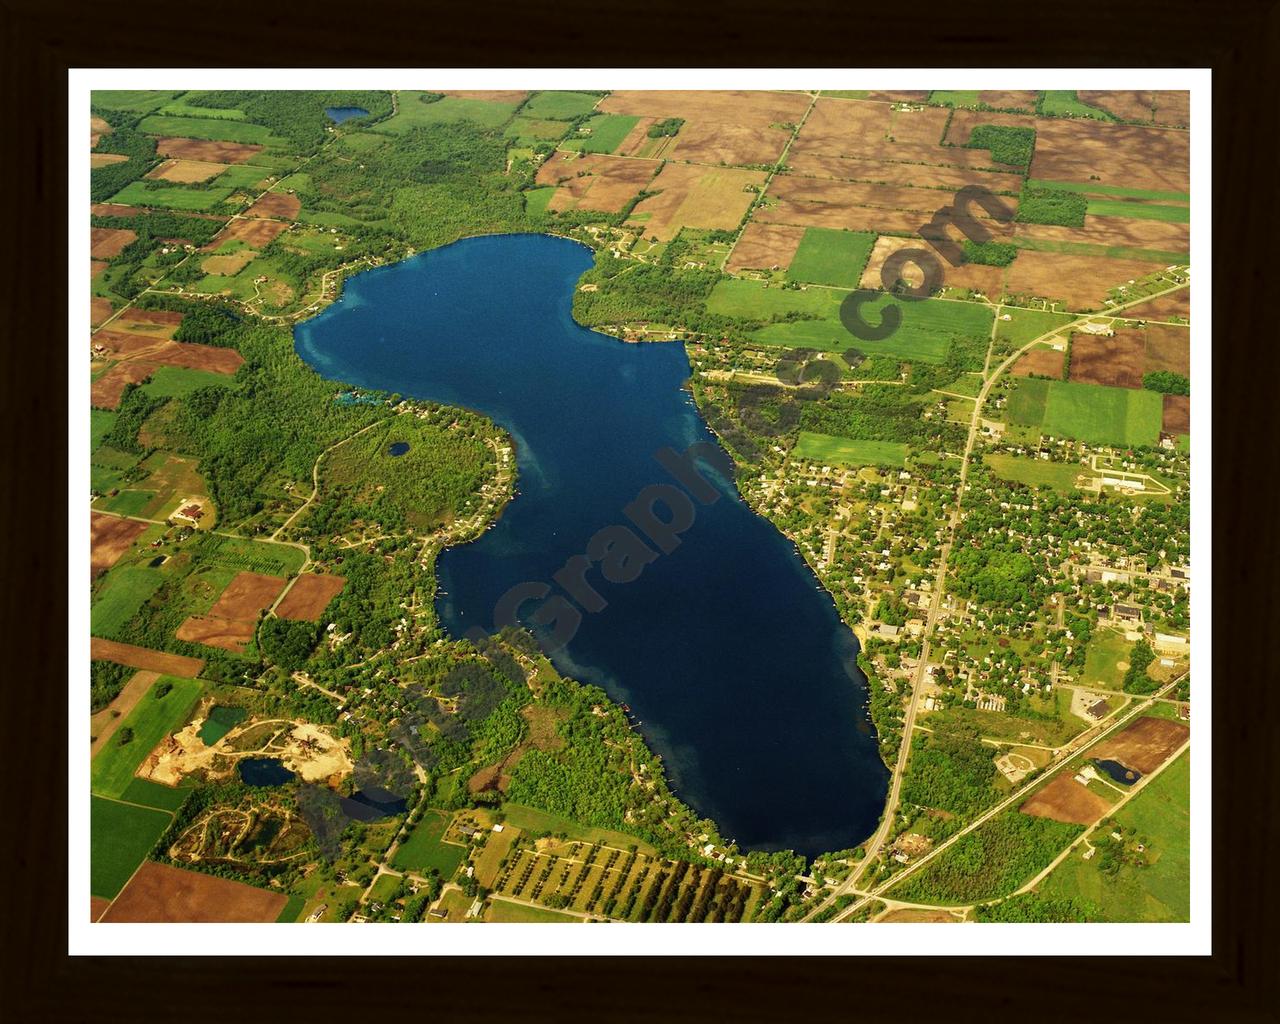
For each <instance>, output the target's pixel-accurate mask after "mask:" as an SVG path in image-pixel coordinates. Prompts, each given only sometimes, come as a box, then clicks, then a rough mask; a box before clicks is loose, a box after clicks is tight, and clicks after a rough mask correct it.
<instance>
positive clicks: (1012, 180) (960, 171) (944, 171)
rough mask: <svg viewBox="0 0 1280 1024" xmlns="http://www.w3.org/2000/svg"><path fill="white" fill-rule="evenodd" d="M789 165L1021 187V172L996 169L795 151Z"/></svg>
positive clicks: (847, 174) (886, 178)
mask: <svg viewBox="0 0 1280 1024" xmlns="http://www.w3.org/2000/svg"><path fill="white" fill-rule="evenodd" d="M787 165H788V167H789V168H790V173H791V174H793V175H798V176H801V177H813V178H836V179H843V180H845V181H866V182H876V183H879V184H883V185H914V186H916V187H917V188H937V187H942V188H952V189H961V188H964V187H965V186H967V185H981V186H982V187H984V188H989V189H991V191H993V192H1015V193H1016V192H1018V191H1020V190H1021V189H1022V176H1021V175H1018V174H1013V173H1008V174H1001V173H999V172H996V171H972V170H967V169H965V168H963V167H929V166H926V165H923V164H903V163H897V162H896V161H891V160H861V159H857V158H850V157H838V156H823V155H821V154H818V153H795V152H794V151H793V152H791V153H788V154H787ZM946 204H947V197H946V196H939V197H938V198H937V200H936V205H937V207H942V206H945V205H946Z"/></svg>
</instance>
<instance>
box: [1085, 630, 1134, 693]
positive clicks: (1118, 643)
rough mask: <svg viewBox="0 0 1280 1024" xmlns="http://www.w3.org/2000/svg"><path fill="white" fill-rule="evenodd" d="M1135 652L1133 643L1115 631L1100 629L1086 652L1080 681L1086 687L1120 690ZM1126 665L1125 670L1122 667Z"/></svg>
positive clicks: (1093, 636) (1092, 638)
mask: <svg viewBox="0 0 1280 1024" xmlns="http://www.w3.org/2000/svg"><path fill="white" fill-rule="evenodd" d="M1132 650H1133V641H1132V640H1126V639H1125V638H1124V637H1123V636H1122V635H1121V634H1120V633H1118V632H1117V631H1116V630H1114V629H1100V630H1098V631H1097V632H1095V633H1094V634H1093V635H1092V637H1091V638H1090V640H1089V646H1088V647H1087V648H1085V652H1084V674H1083V675H1082V676H1081V679H1080V681H1081V682H1082V683H1083V684H1084V685H1085V686H1100V687H1102V688H1104V689H1107V690H1119V689H1120V688H1121V687H1122V686H1123V685H1124V673H1125V670H1126V669H1127V668H1128V667H1129V663H1128V661H1127V660H1126V659H1127V658H1128V657H1129V653H1130V651H1132ZM1121 665H1124V668H1121V667H1120V666H1121Z"/></svg>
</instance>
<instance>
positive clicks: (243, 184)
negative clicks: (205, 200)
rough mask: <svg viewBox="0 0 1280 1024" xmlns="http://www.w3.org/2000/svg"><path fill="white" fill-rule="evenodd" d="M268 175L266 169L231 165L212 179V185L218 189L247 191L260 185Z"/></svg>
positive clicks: (245, 165)
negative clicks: (241, 189)
mask: <svg viewBox="0 0 1280 1024" xmlns="http://www.w3.org/2000/svg"><path fill="white" fill-rule="evenodd" d="M269 173H270V172H269V171H268V170H267V168H265V167H254V166H253V164H232V165H231V166H230V167H228V168H227V169H226V170H225V171H223V172H222V173H221V174H219V175H218V176H217V177H216V178H214V179H213V184H214V185H215V186H216V187H219V188H231V189H237V188H243V189H248V188H251V187H252V186H254V185H258V184H260V183H261V182H262V181H263V180H264V179H265V178H266V177H267V175H268V174H269Z"/></svg>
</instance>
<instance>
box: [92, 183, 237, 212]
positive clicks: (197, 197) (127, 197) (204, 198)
mask: <svg viewBox="0 0 1280 1024" xmlns="http://www.w3.org/2000/svg"><path fill="white" fill-rule="evenodd" d="M229 195H231V189H229V188H206V189H195V188H182V187H181V186H179V185H171V186H169V187H167V188H148V187H147V186H146V185H145V184H144V183H143V182H141V181H132V182H130V183H129V184H128V185H126V186H125V187H124V188H122V189H121V190H120V191H119V192H117V193H116V194H115V195H114V196H112V197H111V202H113V203H122V204H124V205H125V206H152V207H158V208H162V209H166V210H208V209H209V208H210V207H213V206H217V205H218V204H219V203H220V202H222V201H223V200H224V199H226V198H227V196H229Z"/></svg>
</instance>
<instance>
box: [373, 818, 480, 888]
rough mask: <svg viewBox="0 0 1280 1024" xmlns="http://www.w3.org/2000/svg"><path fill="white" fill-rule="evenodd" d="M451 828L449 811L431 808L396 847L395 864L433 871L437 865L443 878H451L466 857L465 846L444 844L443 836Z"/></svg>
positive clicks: (395, 865)
mask: <svg viewBox="0 0 1280 1024" xmlns="http://www.w3.org/2000/svg"><path fill="white" fill-rule="evenodd" d="M448 827H449V814H448V813H447V812H445V811H428V812H427V813H426V814H424V815H423V817H422V820H421V821H419V822H418V824H417V825H415V826H414V827H413V831H412V832H410V833H409V838H408V839H406V840H405V841H404V842H403V843H401V844H400V846H399V847H398V848H397V849H396V853H395V856H394V857H393V858H392V860H391V866H392V867H394V868H396V869H397V870H398V871H417V872H424V871H430V870H431V869H432V868H435V869H436V870H437V871H439V872H440V877H441V878H445V879H448V878H451V877H452V876H453V873H454V872H455V871H457V870H458V865H459V864H461V863H462V861H463V858H464V857H466V855H467V851H466V848H465V847H462V846H455V845H454V844H452V843H443V842H441V841H440V837H441V836H443V835H444V831H445V829H446V828H448Z"/></svg>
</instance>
